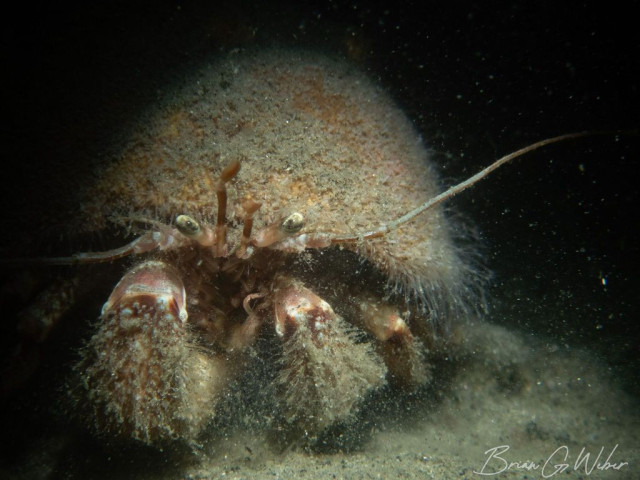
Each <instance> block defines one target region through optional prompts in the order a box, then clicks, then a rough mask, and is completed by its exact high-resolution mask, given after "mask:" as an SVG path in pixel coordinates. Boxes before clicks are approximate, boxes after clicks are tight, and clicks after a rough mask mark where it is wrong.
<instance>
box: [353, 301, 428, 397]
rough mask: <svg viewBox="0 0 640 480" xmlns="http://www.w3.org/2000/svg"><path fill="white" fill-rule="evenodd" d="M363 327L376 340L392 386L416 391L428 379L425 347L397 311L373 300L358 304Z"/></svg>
mask: <svg viewBox="0 0 640 480" xmlns="http://www.w3.org/2000/svg"><path fill="white" fill-rule="evenodd" d="M360 315H361V321H362V323H363V326H364V327H365V328H366V329H367V330H369V331H370V332H371V333H372V334H373V335H374V336H375V337H376V338H377V339H378V340H379V342H378V352H379V353H380V355H381V356H382V358H383V359H384V362H385V364H386V365H387V368H388V369H389V380H390V382H391V383H395V384H398V385H401V386H403V387H418V386H420V385H423V384H425V383H427V381H428V380H429V379H430V372H429V368H428V363H427V361H426V358H425V355H424V350H425V348H424V346H423V345H422V343H421V342H420V340H418V339H417V338H415V337H414V336H413V334H412V333H411V330H410V329H409V326H408V325H407V323H406V322H405V321H404V320H403V318H402V317H401V315H400V313H399V312H398V310H397V309H396V308H395V307H393V306H391V305H388V304H385V303H378V302H375V301H374V300H372V299H371V300H363V301H362V302H361V303H360Z"/></svg>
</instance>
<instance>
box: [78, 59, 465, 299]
mask: <svg viewBox="0 0 640 480" xmlns="http://www.w3.org/2000/svg"><path fill="white" fill-rule="evenodd" d="M117 157H118V158H116V160H115V161H114V162H113V163H112V164H111V165H110V166H109V167H108V168H107V169H106V170H105V171H104V172H102V174H101V176H100V181H99V182H98V183H97V185H94V186H93V187H91V188H90V189H89V190H88V191H87V195H86V200H85V204H84V208H83V210H84V212H85V214H86V216H85V222H86V223H85V225H89V226H90V228H91V229H93V230H99V229H101V228H103V227H104V226H105V225H106V224H107V222H108V219H110V218H114V216H115V217H116V218H117V217H118V216H121V217H122V218H126V217H129V218H130V217H132V216H136V215H137V216H141V217H146V218H153V219H155V220H160V221H164V222H166V223H169V222H172V221H173V220H174V219H175V217H176V216H177V215H179V214H189V215H191V216H193V217H195V218H197V219H199V220H200V221H204V222H209V223H214V222H215V212H216V208H217V202H216V195H215V190H214V186H215V182H216V179H217V178H218V175H219V173H220V171H221V169H222V168H223V167H224V166H225V165H227V164H228V163H230V162H231V161H233V160H237V159H240V160H241V161H242V168H241V170H240V172H239V174H238V175H237V177H236V178H235V179H234V180H233V181H232V182H231V183H230V184H229V185H228V189H229V208H230V212H229V219H230V221H231V227H230V233H229V235H230V238H231V240H232V241H233V239H234V238H236V239H237V237H238V236H239V231H241V229H242V226H241V221H242V218H243V211H242V208H241V203H242V200H244V199H247V198H251V199H253V200H255V201H257V202H261V203H262V207H261V208H260V210H259V211H258V212H257V213H256V216H255V226H254V232H255V231H257V230H258V229H260V228H262V227H263V226H265V225H266V224H268V223H270V222H273V221H276V220H277V219H278V218H279V217H281V216H282V215H286V214H287V213H291V212H299V213H301V214H302V215H303V216H304V219H305V224H304V227H303V229H302V230H301V232H300V233H313V232H328V233H333V234H335V235H345V234H359V233H363V232H367V231H369V230H372V229H375V228H377V227H379V226H380V225H382V224H384V223H388V222H390V221H392V220H394V219H396V218H398V217H399V216H401V215H402V214H404V213H406V212H408V211H410V210H411V209H413V208H414V207H415V206H417V205H419V204H421V203H423V202H424V201H425V200H427V199H429V198H430V197H433V196H434V195H436V194H437V193H439V188H438V185H437V182H436V175H435V173H434V171H433V168H432V166H431V165H430V163H429V161H428V158H427V152H426V149H425V146H424V145H423V143H422V141H421V139H420V137H419V136H418V135H417V133H416V131H415V130H414V128H413V126H412V124H411V122H410V121H409V120H408V119H407V117H406V116H405V115H404V114H403V113H402V112H401V111H400V109H399V108H398V107H397V106H396V105H395V104H394V102H393V101H392V100H391V99H390V97H389V95H388V94H386V93H385V92H384V90H382V89H381V88H379V87H378V86H376V85H375V84H374V83H373V82H372V81H371V80H369V79H368V78H367V77H366V76H365V75H364V74H363V73H361V72H360V71H359V70H358V69H357V68H354V67H353V66H350V65H349V64H347V63H346V62H342V61H339V60H333V59H329V58H327V57H326V56H321V55H313V54H300V53H294V52H282V51H268V52H262V53H252V54H243V55H230V56H229V57H227V58H226V59H224V60H223V61H219V62H217V63H215V64H214V65H207V66H204V67H202V68H201V69H199V70H197V71H195V72H192V73H190V74H189V75H187V76H186V77H185V79H184V81H182V82H180V85H178V86H173V87H171V88H167V89H165V91H164V93H162V94H161V95H160V98H159V100H158V103H157V107H156V108H154V109H153V110H152V111H150V112H147V113H146V114H145V115H144V116H143V118H141V119H140V122H139V127H138V128H137V129H136V130H135V132H134V133H133V134H132V135H131V136H130V138H129V139H128V140H127V142H125V144H124V145H122V146H121V148H120V149H119V153H118V155H117ZM447 222H448V220H447V219H446V218H445V216H444V215H443V213H442V211H440V210H437V209H436V210H432V211H429V212H427V213H425V214H422V215H420V216H419V217H417V218H416V219H415V220H413V221H412V222H411V223H407V224H405V225H402V226H401V227H400V228H399V229H398V230H396V231H393V232H391V233H390V234H388V235H387V236H385V237H384V238H380V239H375V240H369V241H365V242H360V243H356V244H349V245H346V247H347V248H350V249H352V250H356V251H358V252H359V253H360V254H362V255H363V256H365V257H367V258H369V259H370V260H371V261H372V262H373V263H374V264H375V265H376V266H377V267H378V268H379V269H380V270H382V271H383V272H385V273H386V274H387V275H388V277H389V281H390V284H391V285H395V286H401V287H405V290H406V291H409V292H412V293H414V294H417V296H419V297H423V296H425V295H426V296H428V297H429V296H431V295H430V293H429V291H431V292H435V291H436V290H438V291H440V294H441V293H442V292H441V289H443V288H444V289H447V290H450V289H452V288H458V287H459V286H461V285H462V284H463V283H464V280H462V279H463V277H464V270H465V266H464V264H463V262H462V261H461V260H460V258H459V255H458V254H457V252H456V249H455V247H454V245H453V243H452V241H451V228H450V227H449V226H448V223H447Z"/></svg>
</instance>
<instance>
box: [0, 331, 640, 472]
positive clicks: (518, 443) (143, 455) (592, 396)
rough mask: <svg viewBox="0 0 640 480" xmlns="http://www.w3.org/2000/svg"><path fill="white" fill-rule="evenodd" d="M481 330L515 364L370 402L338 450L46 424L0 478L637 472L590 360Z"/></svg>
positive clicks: (253, 436) (615, 398)
mask: <svg viewBox="0 0 640 480" xmlns="http://www.w3.org/2000/svg"><path fill="white" fill-rule="evenodd" d="M488 332H489V333H490V334H491V335H492V336H493V337H494V338H495V339H499V340H500V342H504V341H507V342H508V343H509V344H510V345H509V347H508V348H506V349H505V350H508V351H511V352H513V354H514V355H515V357H517V361H515V362H513V361H508V360H505V361H503V362H502V363H501V364H500V362H497V363H496V362H495V361H494V360H491V361H485V360H483V357H487V356H490V354H488V353H487V352H478V355H477V356H475V357H474V356H471V357H469V358H468V359H466V360H465V361H464V362H463V365H462V366H461V367H460V368H459V369H458V370H457V371H456V372H455V373H454V374H452V376H451V377H450V378H449V381H448V382H446V383H448V386H446V387H444V388H443V391H442V392H439V393H438V392H436V393H434V392H433V391H432V392H430V393H424V394H420V395H416V398H414V399H412V400H409V401H406V402H405V404H403V405H386V406H385V407H384V408H382V409H378V411H377V412H376V408H375V407H371V406H370V407H369V408H370V410H373V411H374V413H371V412H365V413H364V414H363V415H364V416H365V417H366V420H365V421H367V422H369V425H370V428H369V427H367V429H366V430H367V431H365V432H360V433H358V434H357V435H356V436H358V437H359V438H360V441H356V442H349V441H347V442H346V445H347V446H346V447H345V448H344V449H341V447H339V446H338V447H333V448H332V449H331V450H330V453H326V452H322V451H319V449H316V450H314V451H311V450H309V449H307V450H305V449H304V448H284V449H283V448H282V447H280V446H277V445H276V443H277V442H274V441H273V438H274V437H273V436H272V435H273V434H272V433H270V434H269V433H265V430H264V429H255V430H253V431H252V429H251V428H249V429H245V428H236V429H231V430H230V431H229V432H227V433H226V434H225V435H224V438H217V439H215V440H213V441H211V442H210V443H208V444H207V445H205V446H204V447H203V451H202V452H200V453H198V454H196V455H195V456H194V455H193V454H191V453H185V452H176V451H169V450H167V451H165V452H164V453H157V452H153V453H149V452H147V451H142V452H138V451H136V452H133V450H127V449H126V448H124V447H122V446H120V447H114V448H112V449H111V450H104V449H102V447H98V448H96V447H95V445H93V444H92V443H91V442H89V443H88V444H83V443H82V440H78V438H77V437H75V436H74V434H69V433H63V432H60V431H57V432H54V433H51V434H50V435H43V436H42V437H41V438H40V439H39V440H38V441H34V444H33V445H32V447H31V448H30V452H29V453H27V454H26V455H25V456H23V457H22V459H21V461H20V464H17V465H16V464H14V465H12V466H9V467H4V468H2V469H0V477H2V478H8V479H18V478H43V479H44V478H140V479H202V480H204V479H289V478H304V479H386V478H405V479H430V478H432V479H454V478H455V479H480V478H500V479H539V478H571V479H586V478H597V479H633V478H637V475H638V473H639V471H638V461H639V460H640V455H639V453H640V452H639V449H638V446H639V445H640V442H639V438H638V437H639V435H640V428H639V426H640V418H639V417H638V414H637V408H636V405H637V403H636V400H635V399H634V397H633V396H632V395H630V394H628V393H626V392H625V391H624V389H623V388H622V387H621V385H619V384H618V381H617V379H616V377H614V376H613V374H612V372H611V370H610V369H609V368H608V367H607V365H605V363H604V362H603V361H602V360H601V359H598V358H595V356H594V355H593V353H591V352H589V351H587V350H579V349H570V348H568V347H559V346H557V345H554V344H552V343H545V342H541V341H540V340H539V339H536V340H535V341H534V343H535V345H533V346H527V345H526V344H525V338H523V337H521V336H518V335H519V334H514V333H513V332H510V331H507V330H505V329H503V328H500V327H488ZM530 338H532V337H530ZM522 350H526V351H525V352H523V351H522ZM497 358H503V359H504V358H505V357H497ZM372 418H373V419H372ZM345 433H348V432H345ZM270 435H271V436H270ZM213 436H214V437H215V434H213ZM334 440H335V439H334Z"/></svg>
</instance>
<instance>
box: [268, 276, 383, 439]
mask: <svg viewBox="0 0 640 480" xmlns="http://www.w3.org/2000/svg"><path fill="white" fill-rule="evenodd" d="M275 318H276V322H275V329H276V334H277V335H278V337H280V339H281V341H282V359H281V362H282V369H281V370H280V374H279V376H278V379H277V385H278V393H279V395H280V397H281V398H282V400H283V401H282V404H283V410H284V412H283V413H284V418H285V421H286V422H287V423H289V424H293V425H296V426H297V427H300V428H303V429H304V430H305V431H308V432H316V433H317V432H320V431H322V430H323V429H324V428H326V427H327V426H329V425H331V424H333V423H335V422H336V421H343V420H346V419H347V418H348V417H349V416H351V415H352V414H353V413H354V412H355V411H357V407H358V404H359V403H360V401H361V400H362V398H363V397H364V396H365V395H366V394H367V392H369V391H370V390H372V389H374V388H375V387H377V386H379V385H380V384H382V383H383V382H384V378H385V374H386V368H385V366H384V364H383V363H382V361H381V360H380V358H379V357H378V356H377V355H375V354H374V352H373V349H372V348H371V346H370V344H368V343H365V342H358V341H356V339H355V338H354V337H355V336H354V333H353V331H352V330H351V329H350V328H349V326H348V325H347V323H346V322H345V321H344V320H343V319H342V318H341V317H340V316H339V315H337V314H336V313H335V312H334V311H333V308H331V305H329V304H328V303H327V302H326V301H324V300H323V299H321V298H320V297H319V296H317V295H316V294H315V293H313V292H312V291H311V290H309V289H308V288H306V287H305V286H304V285H303V284H302V283H301V282H299V281H295V280H292V279H288V278H280V279H278V280H277V281H276V293H275ZM309 412H313V414H310V413H309Z"/></svg>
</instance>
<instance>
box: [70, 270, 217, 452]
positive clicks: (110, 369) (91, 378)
mask: <svg viewBox="0 0 640 480" xmlns="http://www.w3.org/2000/svg"><path fill="white" fill-rule="evenodd" d="M185 300H186V299H185V291H184V287H183V284H182V281H181V279H180V277H179V276H178V274H177V272H176V271H175V270H174V269H173V268H171V267H170V266H168V265H166V264H164V263H162V262H158V261H148V262H145V263H143V264H141V265H138V266H137V267H135V268H133V269H131V270H130V271H129V272H128V273H127V274H126V275H125V276H124V277H123V278H122V280H121V281H120V282H119V283H118V285H117V286H116V288H115V289H114V291H113V293H112V294H111V296H110V297H109V300H108V301H107V303H106V304H105V305H104V307H103V309H102V316H101V319H100V328H99V330H98V331H97V333H96V334H95V335H94V336H93V337H92V339H91V340H90V342H89V345H88V348H87V349H86V356H85V358H84V359H83V361H82V362H81V364H80V365H79V369H80V370H81V374H82V375H83V382H84V385H85V388H86V390H87V393H88V396H89V403H90V405H91V407H92V412H91V413H92V416H93V417H94V418H95V423H96V427H97V429H98V430H99V431H101V432H110V433H115V434H120V435H124V436H127V437H132V438H135V439H138V440H141V441H142V442H145V443H148V444H152V443H159V442H162V441H164V440H167V439H170V438H182V439H185V440H187V441H194V440H195V437H196V435H197V434H198V432H199V430H200V429H201V427H202V426H203V425H204V423H205V422H206V421H207V420H208V419H209V418H210V417H211V412H212V411H213V403H214V397H215V395H216V393H217V391H218V390H219V389H220V388H221V384H222V381H223V379H224V377H225V371H226V369H225V367H224V364H223V362H222V361H221V360H219V359H215V358H212V357H210V356H208V355H205V354H203V353H201V352H198V351H197V350H196V349H194V348H193V347H192V346H191V343H190V338H189V335H190V334H189V330H188V329H187V328H186V326H185V325H184V323H185V321H186V320H187V312H186V309H185Z"/></svg>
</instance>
